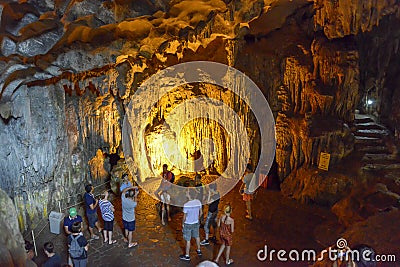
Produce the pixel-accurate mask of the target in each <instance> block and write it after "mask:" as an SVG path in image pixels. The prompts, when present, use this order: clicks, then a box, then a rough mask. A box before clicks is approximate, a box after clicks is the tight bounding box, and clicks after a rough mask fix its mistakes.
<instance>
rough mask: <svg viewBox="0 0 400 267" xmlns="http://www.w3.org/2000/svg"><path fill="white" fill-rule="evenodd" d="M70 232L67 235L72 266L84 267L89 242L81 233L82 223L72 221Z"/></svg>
mask: <svg viewBox="0 0 400 267" xmlns="http://www.w3.org/2000/svg"><path fill="white" fill-rule="evenodd" d="M71 230H72V234H70V235H69V236H68V252H69V254H70V255H71V258H72V262H73V265H74V267H86V265H87V261H88V259H87V258H88V257H87V252H88V250H89V243H88V242H87V240H86V238H85V237H84V236H83V234H82V224H81V223H79V222H74V224H73V225H72V227H71Z"/></svg>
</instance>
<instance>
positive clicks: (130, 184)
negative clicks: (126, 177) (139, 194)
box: [119, 181, 132, 192]
mask: <svg viewBox="0 0 400 267" xmlns="http://www.w3.org/2000/svg"><path fill="white" fill-rule="evenodd" d="M128 187H132V183H131V182H130V181H128V182H127V183H122V184H121V186H120V187H119V190H120V192H122V191H124V189H125V188H128Z"/></svg>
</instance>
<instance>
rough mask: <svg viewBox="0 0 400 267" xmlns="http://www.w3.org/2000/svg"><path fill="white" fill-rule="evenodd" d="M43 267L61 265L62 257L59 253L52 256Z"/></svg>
mask: <svg viewBox="0 0 400 267" xmlns="http://www.w3.org/2000/svg"><path fill="white" fill-rule="evenodd" d="M43 267H61V257H60V255H58V254H57V253H56V254H54V255H53V257H50V258H49V259H48V260H47V261H46V262H45V263H44V264H43Z"/></svg>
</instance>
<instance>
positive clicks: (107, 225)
mask: <svg viewBox="0 0 400 267" xmlns="http://www.w3.org/2000/svg"><path fill="white" fill-rule="evenodd" d="M99 206H100V211H101V216H102V217H103V221H104V229H103V235H104V243H107V242H108V244H109V245H112V244H115V243H117V240H115V239H114V240H113V239H112V233H113V228H114V211H115V209H114V206H113V204H111V202H110V201H109V200H108V191H107V190H106V191H104V192H103V193H102V194H101V199H100V200H99Z"/></svg>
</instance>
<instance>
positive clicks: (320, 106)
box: [0, 0, 400, 230]
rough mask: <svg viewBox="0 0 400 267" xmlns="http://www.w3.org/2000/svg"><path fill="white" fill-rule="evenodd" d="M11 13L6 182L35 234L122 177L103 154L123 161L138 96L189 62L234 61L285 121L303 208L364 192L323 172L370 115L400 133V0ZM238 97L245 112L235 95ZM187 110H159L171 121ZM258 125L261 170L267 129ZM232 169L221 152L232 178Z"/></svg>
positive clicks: (37, 4)
mask: <svg viewBox="0 0 400 267" xmlns="http://www.w3.org/2000/svg"><path fill="white" fill-rule="evenodd" d="M0 14H1V21H0V22H1V23H0V32H1V35H0V36H1V57H0V58H1V61H0V70H1V71H0V73H1V74H0V117H1V120H0V152H1V153H0V170H1V171H0V176H1V181H0V186H1V188H3V189H4V190H5V191H6V192H7V194H8V195H10V196H11V198H12V199H13V201H14V204H15V206H16V207H17V210H18V214H19V216H18V218H19V223H20V227H21V230H27V229H29V228H33V227H35V226H36V223H37V222H38V220H40V217H42V216H44V217H46V216H47V214H48V212H49V211H50V210H51V209H54V208H55V207H57V206H58V201H61V203H62V206H67V204H68V203H70V202H74V201H75V200H76V198H78V197H79V196H78V194H79V192H82V191H83V184H84V183H87V182H91V183H94V184H100V183H102V182H104V179H108V176H109V174H108V172H109V168H110V167H111V166H107V167H106V168H104V160H105V161H107V159H104V158H103V159H102V158H101V156H104V155H111V154H117V155H121V157H123V154H124V151H122V145H121V140H122V132H121V131H122V123H123V121H122V120H123V118H124V115H125V112H126V108H127V106H128V104H129V102H130V101H131V99H132V97H133V95H134V93H135V92H136V90H137V88H138V87H139V86H140V84H141V83H142V82H143V81H144V80H146V79H147V78H148V77H149V76H151V75H152V74H154V73H156V72H157V71H159V70H161V69H164V68H165V67H168V66H172V65H174V64H177V63H182V62H188V61H195V60H208V61H216V62H220V63H224V64H227V65H229V66H233V67H235V68H237V69H238V70H240V71H243V72H244V73H245V74H246V75H248V76H249V77H250V78H251V79H252V80H253V81H254V82H255V83H256V84H257V85H258V86H259V88H260V89H261V90H262V92H263V94H264V95H265V97H266V99H267V100H268V102H269V105H270V107H271V109H272V111H273V113H274V117H275V120H276V137H277V148H276V160H277V164H278V166H279V167H278V173H279V177H280V180H281V181H285V180H287V181H286V184H285V186H284V188H285V189H284V192H287V194H288V195H291V196H296V198H298V199H303V200H304V199H307V200H310V201H313V202H317V203H324V204H328V205H333V204H334V203H335V202H336V201H338V200H339V199H340V198H341V197H342V196H344V193H345V192H348V186H349V185H353V184H354V183H353V182H352V181H349V179H348V178H343V176H342V175H341V174H331V173H330V174H329V175H327V176H328V179H325V178H326V177H325V175H324V174H322V175H321V176H319V175H314V174H313V169H314V168H315V167H316V166H317V164H318V161H319V155H320V152H327V153H330V154H331V165H333V166H334V165H335V164H339V165H340V164H341V163H342V162H343V159H345V158H346V157H347V156H349V155H350V154H351V153H352V151H353V149H354V142H355V139H354V136H353V134H352V131H351V123H352V122H353V121H354V117H355V111H356V109H357V108H358V109H361V110H364V111H368V112H371V113H372V112H375V113H376V114H378V115H379V116H380V118H381V120H382V121H384V122H385V123H386V124H387V126H388V128H389V130H391V131H394V130H395V128H396V127H398V126H397V125H398V120H399V119H400V110H399V105H398V103H397V102H398V97H396V96H398V95H399V94H400V93H399V92H400V90H399V87H398V82H399V80H398V79H399V78H398V77H400V76H399V75H398V74H399V67H398V65H397V62H399V60H400V58H399V57H400V53H399V38H400V37H399V36H400V35H399V31H400V30H399V27H396V25H398V24H399V19H400V10H399V5H398V3H397V1H389V0H387V1H383V0H382V1H367V2H366V3H364V2H362V1H330V0H316V1H314V2H312V1H306V0H293V1H292V0H291V1H287V0H276V1H273V0H271V1H253V0H233V1H207V0H198V1H197V0H196V1H194V0H193V1H189V0H182V1H166V0H158V1H156V0H151V1H144V0H143V1H135V3H133V2H131V1H101V2H99V1H94V0H85V1H51V0H46V1H36V0H30V1H0ZM201 86H203V85H201ZM201 86H200V87H201ZM202 88H204V91H206V92H207V94H211V93H213V92H218V90H222V91H223V89H221V88H211V87H207V86H206V85H204V86H203V87H202ZM197 89H198V88H197ZM197 89H196V90H197ZM197 91H198V90H197ZM181 92H188V91H184V90H182V91H181ZM178 97H179V96H178ZM221 98H222V97H221ZM225 98H226V99H225V100H226V101H227V102H228V103H230V104H232V106H235V105H237V106H239V109H240V104H238V103H239V102H238V101H237V99H235V97H234V96H233V95H225ZM367 100H371V101H374V102H373V105H366V103H367ZM180 101H182V98H181V99H179V98H173V99H166V100H165V102H163V103H159V106H158V112H159V113H158V114H164V113H168V112H169V111H170V110H171V109H173V108H174V107H175V106H176V105H177V104H179V103H180ZM396 101H397V102H396ZM250 114H251V113H250V112H248V111H245V112H243V114H242V115H243V116H242V117H243V118H248V117H249V116H250ZM157 118H160V117H157V116H155V117H154V118H153V120H152V121H151V122H150V123H149V128H148V129H149V132H148V135H147V141H148V146H147V152H148V156H149V157H150V158H152V157H153V158H152V164H153V165H155V166H156V167H159V166H160V164H161V161H162V160H161V159H160V158H157V157H155V155H157V154H158V152H157V151H158V150H157V149H158V148H157V146H156V145H155V144H154V143H153V142H152V140H155V139H156V138H157V131H161V130H162V129H160V128H159V126H160V125H161V124H160V121H157ZM249 121H250V123H249V125H248V129H249V135H250V136H252V138H253V139H254V140H255V142H254V144H253V147H252V148H251V152H252V155H251V156H252V160H253V161H255V162H256V161H257V159H258V155H257V152H258V147H259V144H258V143H257V134H258V133H257V123H256V122H255V121H252V120H249ZM207 123H208V122H205V121H198V122H197V123H196V124H193V125H191V126H190V125H189V126H188V127H189V128H188V130H187V131H188V133H187V136H188V138H189V136H190V134H193V135H196V136H197V137H199V138H204V139H205V138H209V137H210V136H215V135H221V133H220V130H219V129H218V128H217V127H212V129H213V131H208V130H207V129H208V128H207V127H208V126H207V125H208V124H207ZM193 128H199V129H203V130H200V131H194V129H193ZM192 137H193V136H192ZM218 141H219V143H218V146H217V147H223V146H224V143H223V142H224V139H223V138H220V139H219V140H218ZM190 145H192V147H190ZM188 147H190V149H191V150H193V151H188V153H189V152H190V153H193V152H195V151H196V150H197V149H199V148H198V147H196V146H195V145H193V144H192V143H190V142H188ZM96 153H97V154H96ZM190 153H189V154H190ZM225 161H226V155H225V154H224V153H222V152H221V153H219V154H218V155H217V157H216V160H215V163H216V166H215V168H216V170H217V171H218V172H221V170H222V169H223V167H224V162H225ZM303 169H310V170H305V171H303ZM99 170H101V171H99ZM296 173H302V175H303V174H304V176H305V177H299V176H298V175H296ZM352 178H354V177H352ZM302 179H303V180H302ZM306 179H310V180H309V181H306ZM350 180H351V179H350ZM336 182H337V185H336ZM313 183H314V184H313ZM332 184H333V185H332ZM299 185H300V186H301V188H297V186H299ZM313 186H315V187H316V188H317V189H315V188H314V187H313ZM310 188H313V189H312V190H314V191H313V192H311V194H309V193H310V190H311V189H310ZM312 190H311V191H312ZM326 190H327V191H329V192H330V193H329V194H328V196H326V195H324V192H326ZM336 194H338V195H336ZM39 214H40V216H38V215H39Z"/></svg>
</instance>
